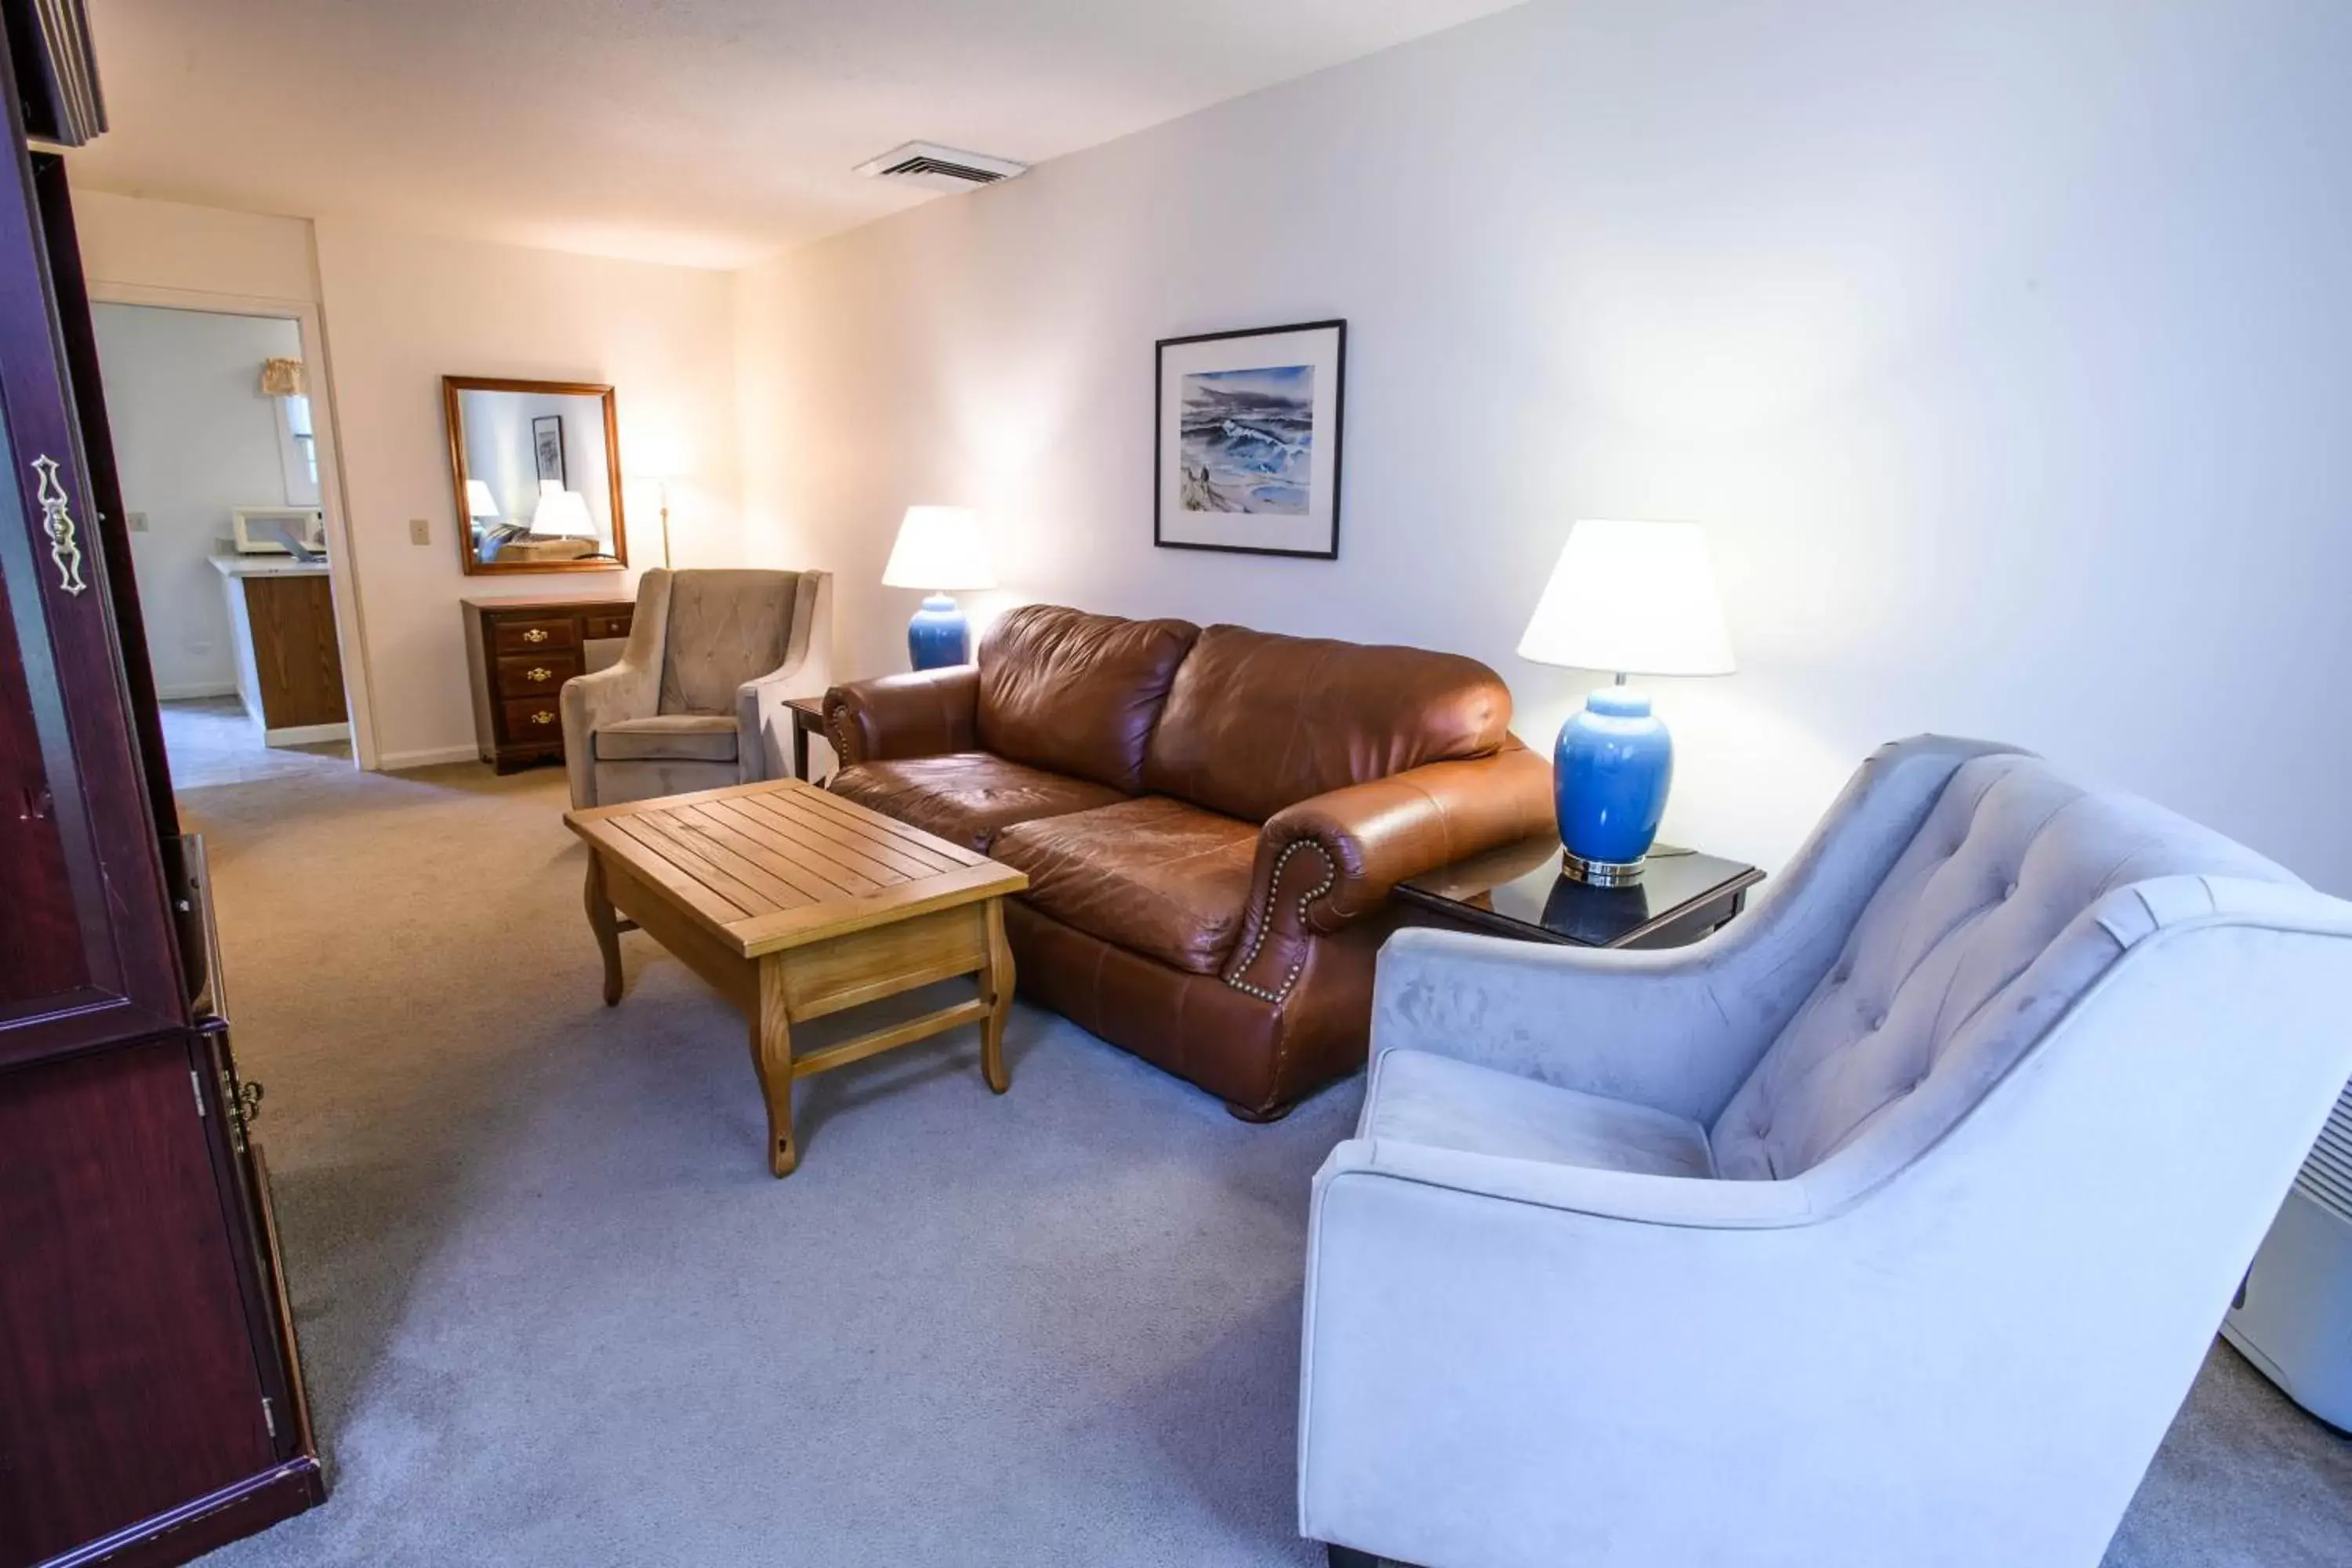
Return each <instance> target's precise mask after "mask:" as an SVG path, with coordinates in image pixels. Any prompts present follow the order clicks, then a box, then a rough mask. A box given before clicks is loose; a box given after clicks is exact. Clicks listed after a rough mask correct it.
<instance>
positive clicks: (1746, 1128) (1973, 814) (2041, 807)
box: [1708, 752, 2301, 1181]
mask: <svg viewBox="0 0 2352 1568" xmlns="http://www.w3.org/2000/svg"><path fill="white" fill-rule="evenodd" d="M2208 878H2229V879H2237V880H2242V881H2255V882H2273V883H2284V884H2287V885H2290V886H2300V885H2301V884H2300V883H2299V882H2297V880H2296V879H2295V878H2294V876H2293V875H2292V874H2291V873H2289V872H2287V871H2285V870H2284V869H2283V868H2280V867H2278V866H2276V865H2273V863H2271V862H2270V861H2268V860H2265V859H2263V858H2262V857H2261V856H2258V855H2256V854H2254V853H2253V852H2252V851H2251V850H2248V849H2245V848H2243V847H2240V846H2239V845H2237V844H2234V843H2232V842H2231V841H2230V840H2229V839H2227V838H2224V837H2221V835H2219V834H2216V833H2213V832H2210V831H2209V830H2207V829H2205V828H2202V827H2200V826H2197V825H2196V824H2194V823H2192V822H2189V821H2188V820H2186V819H2185V818H2182V817H2179V816H2174V815H2173V814H2172V813H2170V812H2168V811H2165V810H2163V809H2162V808H2160V807H2158V806H2156V805H2150V804H2149V803H2147V802H2146V801H2143V800H2137V799H2135V798H2133V797H2131V796H2128V795H2109V794H2103V793H2095V792H2092V791H2089V790H2085V789H2084V788H2083V787H2082V786H2080V785H2078V784H2071V783H2069V782H2067V781H2066V780H2065V779H2063V778H2062V777H2060V776H2059V775H2058V774H2057V773H2055V772H2053V770H2052V769H2051V768H2050V766H2049V765H2048V764H2047V763H2043V762H2042V760H2041V759H2040V758H2038V757H2032V756H2028V755H2024V754H2021V753H2015V752H2008V753H2000V754H1995V755H1990V756H1979V757H1977V758H1975V759H1974V760H1972V761H1969V762H1967V763H1962V764H1961V765H1960V767H1959V768H1958V771H1956V772H1955V773H1953V774H1952V777H1951V781H1950V782H1949V783H1948V784H1946V785H1945V787H1944V791H1943V793H1942V795H1940V796H1939V797H1938V798H1937V802H1936V804H1935V805H1934V806H1933V807H1931V808H1930V809H1929V811H1928V813H1927V819H1926V821H1925V822H1924V823H1923V824H1922V826H1920V828H1919V830H1918V832H1917V833H1916V835H1914V836H1913V837H1912V839H1911V842H1910V844H1909V846H1908V847H1906V848H1905V849H1904V851H1903V853H1902V854H1901V855H1900V856H1899V857H1898V858H1896V860H1895V865H1894V867H1893V868H1892V869H1891V870H1890V871H1889V872H1888V874H1887V876H1886V879H1885V881H1883V882H1882V883H1881V884H1880V885H1879V887H1878V890H1877V891H1876V893H1874V895H1873V896H1872V897H1871V899H1870V901H1869V902H1868V903H1867V904H1866V905H1865V906H1864V910H1863V913H1862V917H1861V919H1860V920H1859V921H1856V922H1855V924H1854V927H1853V932H1852V933H1851V934H1850V935H1849V936H1848V938H1847V939H1846V942H1845V946H1844V948H1843V951H1842V952H1840V953H1839V955H1838V958H1837V961H1836V962H1835V963H1833V964H1832V965H1831V967H1830V970H1829V972H1828V973H1827V974H1825V975H1824V976H1823V977H1822V981H1821V983H1820V984H1818V985H1816V986H1815V987H1814V989H1813V992H1812V994H1811V996H1810V997H1809V998H1808V999H1807V1000H1806V1001H1805V1003H1804V1004H1803V1005H1802V1006H1801V1007H1800V1008H1799V1009H1798V1012H1797V1014H1796V1016H1795V1017H1794V1018H1792V1019H1791V1020H1790V1024H1789V1026H1788V1027H1787V1028H1786V1029H1784V1030H1783V1031H1782V1032H1781V1034H1780V1038H1779V1039H1777V1040H1776V1041H1775V1042H1774V1043H1773V1045H1772V1047H1771V1048H1770V1049H1769V1051H1767V1052H1766V1053H1765V1055H1764V1058H1763V1059H1762V1060H1761V1061H1760V1062H1759V1064H1758V1065H1757V1068H1756V1070H1755V1071H1754V1072H1753V1073H1752V1074H1750V1075H1749V1077H1748V1081H1747V1082H1746V1083H1745V1084H1743V1085H1742V1086H1741V1087H1740V1089H1738V1092H1737V1093H1736V1094H1734V1095H1733V1096H1732V1098H1731V1100H1730V1103H1729V1104H1728V1105H1727V1107H1726V1108H1725V1109H1724V1111H1723V1114H1722V1115H1721V1116H1720V1117H1719V1118H1718V1119H1717V1121H1716V1124H1715V1127H1714V1129H1713V1131H1712V1133H1711V1135H1710V1137H1709V1140H1708V1142H1709V1143H1710V1145H1711V1146H1712V1150H1713V1153H1714V1156H1715V1167H1716V1173H1717V1174H1718V1175H1720V1176H1726V1177H1732V1178H1737V1179H1746V1180H1754V1181H1769V1180H1774V1179H1785V1178H1788V1177H1791V1176H1795V1175H1798V1174H1800V1173H1803V1172H1805V1171H1807V1170H1810V1169H1811V1168H1812V1167H1813V1166H1815V1165H1817V1164H1819V1163H1822V1161H1823V1160H1825V1159H1827V1158H1828V1157H1829V1156H1830V1155H1832V1154H1833V1153H1835V1152H1838V1151H1839V1150H1841V1149H1843V1148H1844V1147H1846V1146H1847V1145H1848V1144H1850V1143H1852V1142H1854V1141H1855V1140H1856V1139H1857V1138H1859V1137H1861V1136H1862V1135H1863V1134H1864V1132H1865V1131H1870V1130H1871V1129H1873V1128H1877V1127H1881V1126H1883V1125H1887V1124H1899V1128H1897V1129H1896V1130H1899V1131H1900V1133H1901V1142H1902V1143H1903V1144H1904V1146H1905V1149H1906V1150H1907V1151H1908V1152H1916V1151H1917V1150H1919V1149H1923V1148H1925V1147H1926V1146H1927V1145H1928V1144H1930V1143H1932V1142H1935V1140H1936V1139H1937V1137H1939V1136H1941V1135H1942V1133H1943V1132H1944V1131H1947V1130H1948V1129H1949V1128H1950V1127H1951V1126H1952V1125H1953V1124H1954V1123H1955V1122H1957V1121H1958V1120H1959V1119H1960V1118H1961V1117H1962V1116H1964V1115H1966V1114H1967V1112H1968V1111H1969V1109H1970V1108H1971V1107H1972V1106H1974V1105H1975V1104H1976V1102H1977V1101H1978V1100H1979V1099H1981V1098H1982V1097H1983V1095H1984V1094H1985V1092H1986V1091H1987V1090H1988V1089H1990V1088H1991V1087H1992V1086H1993V1084H1995V1083H1996V1082H1998V1081H1999V1080H2000V1078H2001V1076H2002V1075H2003V1074H2005V1073H2006V1072H2008V1070H2009V1069H2010V1068H2011V1067H2012V1066H2014V1065H2015V1064H2016V1063H2017V1061H2018V1059H2019V1058H2021V1056H2022V1055H2023V1054H2024V1052H2025V1051H2026V1049H2027V1048H2028V1047H2030V1046H2032V1044H2033V1042H2034V1041H2035V1040H2036V1039H2038V1038H2039V1037H2041V1036H2042V1034H2043V1033H2044V1032H2045V1031H2046V1030H2047V1029H2048V1028H2049V1027H2050V1026H2052V1025H2053V1023H2055V1022H2056V1021H2057V1019H2058V1018H2059V1016H2061V1015H2062V1014H2063V1013H2064V1012H2065V1010H2066V1009H2067V1008H2068V1007H2069V1006H2070V1005H2072V1004H2073V1003H2074V1000H2075V998H2076V997H2078V996H2080V995H2081V994H2083V993H2084V991H2085V990H2087V989H2088V988H2089V987H2090V985H2091V984H2093V983H2094V982H2095V981H2096V980H2097V979H2098V977H2099V976H2100V974H2101V973H2103V972H2105V969H2106V968H2107V966H2108V965H2109V964H2110V963H2113V962H2114V961H2115V960H2116V957H2117V956H2119V955H2120V954H2121V953H2122V952H2123V951H2124V950H2125V949H2126V947H2128V946H2129V945H2130V944H2131V943H2132V942H2134V941H2136V940H2137V939H2138V937H2139V936H2140V935H2141V934H2143V933H2144V932H2145V931H2147V929H2148V927H2149V925H2150V924H2151V922H2152V921H2153V922H2157V923H2162V922H2164V921H2168V920H2170V919H2174V918H2177V917H2178V916H2179V914H2180V913H2181V911H2182V910H2183V909H2184V907H2189V906H2194V905H2196V904H2197V902H2198V900H2200V899H2201V898H2206V897H2208V894H2207V891H2206V889H2205V882H2204V879H2208ZM1895 1154H1896V1152H1895V1151H1891V1150H1890V1151H1888V1152H1887V1155H1888V1163H1893V1160H1894V1157H1895Z"/></svg>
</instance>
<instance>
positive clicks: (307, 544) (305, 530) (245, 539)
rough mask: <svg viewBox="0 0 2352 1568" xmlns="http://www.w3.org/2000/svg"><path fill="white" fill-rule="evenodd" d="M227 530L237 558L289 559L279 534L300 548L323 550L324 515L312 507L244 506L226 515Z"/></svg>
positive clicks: (325, 542)
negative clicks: (295, 541) (231, 533)
mask: <svg viewBox="0 0 2352 1568" xmlns="http://www.w3.org/2000/svg"><path fill="white" fill-rule="evenodd" d="M228 516H229V526H230V528H231V530H232V531H234V534H235V542H236V552H237V553H238V554H239V555H291V554H293V553H294V552H292V551H290V550H289V549H287V548H286V545H285V542H284V541H283V540H282V539H281V538H280V537H279V530H281V529H282V530H284V531H286V532H288V533H290V534H292V535H293V536H294V537H295V538H297V539H299V540H300V541H301V542H302V548H303V549H305V550H310V551H324V550H325V549H326V548H327V514H326V512H325V511H323V510H320V508H318V507H315V506H244V507H238V508H237V509H236V510H234V511H232V512H230V513H229V514H228Z"/></svg>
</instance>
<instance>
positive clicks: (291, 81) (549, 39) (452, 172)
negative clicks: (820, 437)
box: [73, 0, 1515, 267]
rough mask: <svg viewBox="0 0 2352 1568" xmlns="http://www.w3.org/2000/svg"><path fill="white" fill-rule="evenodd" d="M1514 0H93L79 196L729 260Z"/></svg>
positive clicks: (712, 262) (695, 261)
mask: <svg viewBox="0 0 2352 1568" xmlns="http://www.w3.org/2000/svg"><path fill="white" fill-rule="evenodd" d="M1513 3H1515V0H962V3H959V0H830V3H828V0H90V6H89V9H90V11H91V14H92V15H91V27H92V30H93V32H94V33H95V34H96V37H97V45H98V58H99V70H100V81H101V83H102V86H103V88H104V90H105V94H106V100H107V111H108V115H109V118H110V121H111V122H112V125H113V129H112V131H111V132H110V133H109V134H108V135H106V136H105V137H103V138H101V139H100V141H99V142H96V143H94V144H93V145H91V146H90V147H89V148H86V149H84V150H82V151H81V152H79V153H75V154H74V155H73V158H74V163H73V167H74V173H75V177H76V179H77V181H78V182H79V183H81V184H87V185H89V186H92V187H94V188H97V189H101V190H111V191H119V192H125V193H128V194H131V195H150V196H159V197H164V198H168V199H171V200H175V201H184V202H195V203H201V204H205V205H215V206H230V207H239V208H245V209H248V210H253V211H259V212H269V213H283V214H291V215H297V216H349V217H358V218H364V219H369V220H372V221H375V222H380V223H386V224H392V225H396V226H404V227H412V228H417V229H422V230H424V231H425V232H427V233H434V234H446V235H451V236H457V237H476V238H482V239H494V240H503V241H508V242H511V243H516V244H525V245H540V246H548V247H555V248H559V249H566V250H583V251H593V252H597V253H601V254H605V255H614V256H630V257H638V258H646V259H652V260H663V261H674V262H680V263H687V264H691V265H697V266H708V267H734V266H740V265H744V264H746V263H748V262H751V261H754V260H757V259H759V258H762V257H765V256H768V255H771V254H772V253H773V252H775V251H776V250H778V249H780V248H782V247H785V246H787V245H791V244H793V243H795V242H797V241H800V240H804V239H809V238H813V237H816V236H818V235H823V234H827V233H831V232H833V231H835V230H837V229H842V228H847V227H850V226H854V225H856V224H859V223H864V222H866V221H868V220H870V219H872V218H876V217H879V216H883V215H885V214H887V213H891V212H895V211H897V210H898V209H899V208H901V207H905V206H909V205H913V204H914V203H916V202H918V201H920V200H924V199H927V198H926V196H925V195H924V193H922V192H919V191H910V190H908V189H906V188H904V187H901V186H897V185H893V184H885V183H882V182H877V181H872V180H866V179H862V178H860V177H858V176H856V175H854V174H851V173H850V172H849V171H850V169H851V167H852V166H853V165H855V164H856V163H861V162H863V161H865V160H866V159H868V158H871V157H873V156H874V155H875V154H877V153H882V152H884V151H886V150H887V149H888V148H891V147H893V146H896V145H897V144H898V143H899V142H906V141H912V140H923V141H930V142H945V143H947V144H948V145H950V146H955V147H961V148H965V149H968V150H971V151H974V152H981V153H997V154H1000V155H1002V156H1005V157H1011V158H1017V159H1020V160H1022V161H1024V162H1027V163H1037V162H1041V161H1043V160H1045V159H1047V158H1052V157H1055V156H1056V155H1058V154H1060V153H1068V152H1073V151H1076V149H1078V148H1081V147H1087V146H1091V145H1093V144H1095V143H1097V142H1105V141H1108V140H1109V139H1111V138H1112V137H1115V136H1119V135H1123V134H1125V133H1126V132H1130V131H1136V130H1139V129H1141V128H1142V127H1144V126H1147V125H1151V124H1155V123H1158V122H1159V121H1164V120H1169V119H1172V118H1174V117H1176V116H1178V115H1181V114H1185V113H1188V112H1190V111H1192V110H1196V109H1200V108H1202V107H1204V106H1206V105H1208V104H1212V103H1215V102H1218V101H1220V100H1224V99H1228V98H1233V97H1235V96H1237V95H1239V94H1242V93H1245V92H1249V91H1252V90H1254V89H1257V88H1260V87H1265V86H1267V85H1268V84H1270V83H1273V82H1277V81H1282V80H1285V79H1288V78H1291V77H1295V76H1300V75H1303V74H1305V73H1307V72H1308V71H1313V70H1317V69H1320V68H1323V67H1325V66H1329V65H1335V64H1337V63H1339V61H1341V60H1346V59H1351V58H1355V57H1356V56H1359V55H1363V54H1368V53H1370V52H1371V51H1373V50H1375V49H1380V48H1384V47H1388V46H1389V45H1391V44H1395V43H1400V42H1402V41H1403V40H1405V39H1407V38H1412V37H1419V36H1421V35H1423V34H1424V33H1431V32H1435V31H1437V30H1439V29H1440V28H1444V27H1448V26H1454V25H1455V24H1457V23H1460V22H1465V21H1468V20H1469V19H1471V18H1472V17H1475V16H1484V15H1486V14H1487V13H1489V12H1493V11H1499V10H1502V9H1504V8H1505V7H1506V6H1507V5H1510V4H1513Z"/></svg>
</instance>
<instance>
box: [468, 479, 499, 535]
mask: <svg viewBox="0 0 2352 1568" xmlns="http://www.w3.org/2000/svg"><path fill="white" fill-rule="evenodd" d="M466 515H467V516H468V517H470V518H472V519H473V520H474V531H475V532H477V533H478V532H480V531H481V525H482V520H483V519H484V518H490V517H496V516H498V515H499V500H498V498H497V497H496V496H494V495H492V494H490V487H489V486H488V485H487V484H485V483H483V482H482V481H481V480H479V479H467V481H466Z"/></svg>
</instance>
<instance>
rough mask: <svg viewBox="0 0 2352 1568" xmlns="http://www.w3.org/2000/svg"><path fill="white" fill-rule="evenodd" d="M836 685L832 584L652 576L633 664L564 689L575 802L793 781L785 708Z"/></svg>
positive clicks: (632, 633) (630, 658) (640, 609)
mask: <svg viewBox="0 0 2352 1568" xmlns="http://www.w3.org/2000/svg"><path fill="white" fill-rule="evenodd" d="M832 681H833V574H831V573H829V572H752V571H723V572H667V571H652V572H648V573H646V574H645V576H644V577H643V578H641V579H640V580H639V581H638V584H637V610H636V616H635V620H634V621H633V622H632V623H631V625H630V628H629V646H628V650H627V651H626V652H625V653H624V654H622V656H621V659H620V662H619V663H617V664H614V665H612V666H609V667H607V668H604V669H600V670H598V671H596V672H595V673H594V674H593V675H583V676H581V677H579V678H578V679H573V680H569V681H566V682H565V683H564V686H563V694H562V701H561V703H560V704H559V706H561V708H562V712H563V765H564V767H565V769H566V770H567V771H568V772H569V773H570V774H571V776H572V805H574V806H588V805H619V804H620V803H622V802H624V801H631V800H645V799H648V798H650V797H652V796H655V795H683V794H685V793H687V792H688V791H689V790H698V789H717V788H719V787H720V786H722V785H725V784H751V783H752V782H754V781H756V780H759V779H772V778H782V777H784V776H786V775H787V774H789V773H791V771H792V765H791V762H790V758H791V755H792V751H791V746H792V727H791V723H790V721H789V720H788V719H787V718H786V716H785V714H784V711H783V704H784V700H785V699H787V698H791V697H822V696H824V690H825V688H826V687H827V686H829V685H831V684H832Z"/></svg>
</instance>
